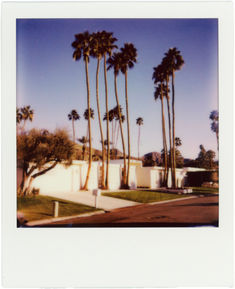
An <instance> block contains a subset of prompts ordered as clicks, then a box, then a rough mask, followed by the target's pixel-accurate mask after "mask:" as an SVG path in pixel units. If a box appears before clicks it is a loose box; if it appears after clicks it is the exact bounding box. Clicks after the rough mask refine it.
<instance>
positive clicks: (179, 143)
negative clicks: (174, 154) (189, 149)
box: [175, 137, 182, 147]
mask: <svg viewBox="0 0 235 289" xmlns="http://www.w3.org/2000/svg"><path fill="white" fill-rule="evenodd" d="M181 145H182V141H181V139H180V138H179V137H176V138H175V146H176V147H179V146H181Z"/></svg>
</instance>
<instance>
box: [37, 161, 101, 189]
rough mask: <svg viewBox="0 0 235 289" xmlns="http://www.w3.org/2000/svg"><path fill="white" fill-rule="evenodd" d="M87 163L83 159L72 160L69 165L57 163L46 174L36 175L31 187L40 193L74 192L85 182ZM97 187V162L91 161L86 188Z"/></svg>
mask: <svg viewBox="0 0 235 289" xmlns="http://www.w3.org/2000/svg"><path fill="white" fill-rule="evenodd" d="M87 169H88V164H87V163H86V162H83V161H73V164H72V165H70V166H69V167H65V166H64V165H62V164H57V165H56V167H55V168H53V169H52V170H50V171H48V172H47V173H46V174H44V175H42V176H39V177H37V178H36V179H35V180H34V181H33V182H32V187H34V188H37V189H39V190H40V194H47V193H50V192H64V193H66V192H76V191H78V190H80V189H82V187H83V186H84V184H85V181H86V174H87ZM97 188H98V164H97V163H92V166H91V171H90V177H89V181H88V190H92V189H97Z"/></svg>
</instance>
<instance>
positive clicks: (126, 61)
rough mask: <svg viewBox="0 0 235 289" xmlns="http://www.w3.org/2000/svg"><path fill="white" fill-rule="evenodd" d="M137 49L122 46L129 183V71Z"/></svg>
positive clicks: (125, 45) (132, 65) (132, 46)
mask: <svg viewBox="0 0 235 289" xmlns="http://www.w3.org/2000/svg"><path fill="white" fill-rule="evenodd" d="M136 57H137V49H136V48H135V46H134V45H133V44H132V43H125V44H124V47H122V48H121V72H122V73H123V74H124V75H125V97H126V117H127V137H128V168H127V184H128V185H129V175H130V159H131V144H130V122H129V109H128V93H127V90H128V89H127V71H128V69H131V68H133V67H134V63H136Z"/></svg>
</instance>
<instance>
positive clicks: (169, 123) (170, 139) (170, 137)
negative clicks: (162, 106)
mask: <svg viewBox="0 0 235 289" xmlns="http://www.w3.org/2000/svg"><path fill="white" fill-rule="evenodd" d="M168 82H169V77H168V76H167V80H166V99H167V111H168V125H169V142H170V160H171V185H172V184H173V156H172V131H171V112H170V101H169V97H168Z"/></svg>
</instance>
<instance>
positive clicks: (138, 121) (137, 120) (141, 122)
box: [136, 117, 144, 159]
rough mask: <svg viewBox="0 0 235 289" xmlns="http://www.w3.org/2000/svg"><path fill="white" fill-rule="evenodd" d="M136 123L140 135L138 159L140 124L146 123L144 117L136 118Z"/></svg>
mask: <svg viewBox="0 0 235 289" xmlns="http://www.w3.org/2000/svg"><path fill="white" fill-rule="evenodd" d="M136 124H137V125H138V126H139V135H138V159H139V158H140V126H141V125H143V124H144V120H143V118H142V117H138V118H137V119H136Z"/></svg>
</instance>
